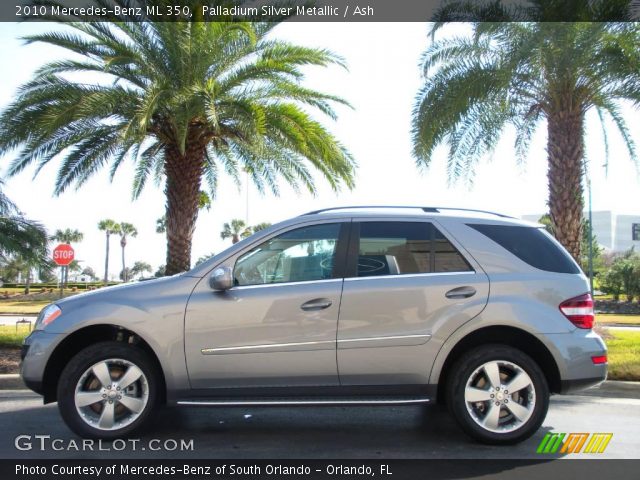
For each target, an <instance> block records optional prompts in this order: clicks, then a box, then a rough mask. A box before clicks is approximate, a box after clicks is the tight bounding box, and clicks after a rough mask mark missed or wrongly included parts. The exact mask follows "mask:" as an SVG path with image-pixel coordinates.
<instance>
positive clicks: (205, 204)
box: [156, 190, 211, 233]
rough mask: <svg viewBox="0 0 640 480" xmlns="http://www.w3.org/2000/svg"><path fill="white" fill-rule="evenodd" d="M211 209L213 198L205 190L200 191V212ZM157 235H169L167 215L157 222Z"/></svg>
mask: <svg viewBox="0 0 640 480" xmlns="http://www.w3.org/2000/svg"><path fill="white" fill-rule="evenodd" d="M203 209H205V210H207V211H208V210H210V209H211V197H210V196H209V194H208V193H207V192H205V191H204V190H200V196H199V197H198V211H200V210H203ZM156 233H167V215H166V214H165V215H163V216H161V217H160V218H158V219H157V220H156Z"/></svg>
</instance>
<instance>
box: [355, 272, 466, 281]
mask: <svg viewBox="0 0 640 480" xmlns="http://www.w3.org/2000/svg"><path fill="white" fill-rule="evenodd" d="M476 274H477V272H474V271H464V272H428V273H406V274H399V275H376V276H371V277H348V278H345V279H344V281H345V282H350V281H360V280H381V279H387V280H388V279H391V278H416V277H435V276H442V277H445V276H451V275H476Z"/></svg>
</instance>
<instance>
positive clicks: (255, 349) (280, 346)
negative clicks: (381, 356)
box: [200, 340, 336, 355]
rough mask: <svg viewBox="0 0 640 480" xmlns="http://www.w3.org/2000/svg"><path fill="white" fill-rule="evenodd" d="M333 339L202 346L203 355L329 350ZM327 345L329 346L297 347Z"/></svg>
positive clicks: (333, 345)
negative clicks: (232, 345) (213, 346)
mask: <svg viewBox="0 0 640 480" xmlns="http://www.w3.org/2000/svg"><path fill="white" fill-rule="evenodd" d="M335 343H336V342H335V340H319V341H315V342H292V343H266V344H264V345H243V346H240V347H218V348H203V349H202V350H200V352H201V353H202V354H203V355H223V354H225V353H262V352H272V351H274V350H275V351H282V352H286V351H298V350H329V349H333V348H335ZM320 345H329V346H330V348H299V347H311V346H320Z"/></svg>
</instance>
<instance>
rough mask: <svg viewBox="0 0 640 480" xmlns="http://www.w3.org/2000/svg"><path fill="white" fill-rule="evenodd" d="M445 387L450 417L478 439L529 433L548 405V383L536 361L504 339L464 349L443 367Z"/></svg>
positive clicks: (507, 440) (507, 439)
mask: <svg viewBox="0 0 640 480" xmlns="http://www.w3.org/2000/svg"><path fill="white" fill-rule="evenodd" d="M447 387H448V388H447V399H448V404H449V410H450V411H451V413H452V414H453V416H454V417H455V419H456V421H457V422H458V423H459V424H460V426H461V427H462V429H463V430H464V431H465V432H466V433H467V434H468V435H470V436H471V437H473V438H475V439H476V440H479V441H480V442H483V443H488V444H494V445H500V444H503V445H506V444H514V443H518V442H521V441H523V440H525V439H527V438H529V437H530V436H531V435H533V434H534V433H535V432H536V431H537V430H538V428H540V425H542V422H543V421H544V419H545V417H546V415H547V410H548V408H549V387H548V385H547V381H546V378H545V376H544V374H543V373H542V370H540V367H539V366H538V364H537V363H536V362H535V361H534V360H533V359H531V357H529V356H528V355H527V354H525V353H524V352H522V351H520V350H517V349H515V348H512V347H509V346H506V345H483V346H481V347H478V348H475V349H473V350H471V351H469V352H467V353H466V354H464V355H463V356H462V357H461V358H460V359H459V360H458V361H457V362H456V363H455V365H453V367H452V370H451V371H450V372H449V382H448V385H447Z"/></svg>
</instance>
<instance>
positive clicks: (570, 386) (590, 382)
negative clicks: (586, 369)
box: [559, 374, 607, 395]
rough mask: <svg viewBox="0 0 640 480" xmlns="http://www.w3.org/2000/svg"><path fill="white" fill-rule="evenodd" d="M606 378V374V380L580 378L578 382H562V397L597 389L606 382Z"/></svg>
mask: <svg viewBox="0 0 640 480" xmlns="http://www.w3.org/2000/svg"><path fill="white" fill-rule="evenodd" d="M606 378H607V376H606V374H605V376H604V378H603V377H593V378H579V379H576V380H561V381H560V392H559V393H560V394H562V395H566V394H568V393H574V392H579V391H580V390H585V389H587V388H591V387H596V386H598V385H600V384H601V383H602V382H604V381H605V380H606Z"/></svg>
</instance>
